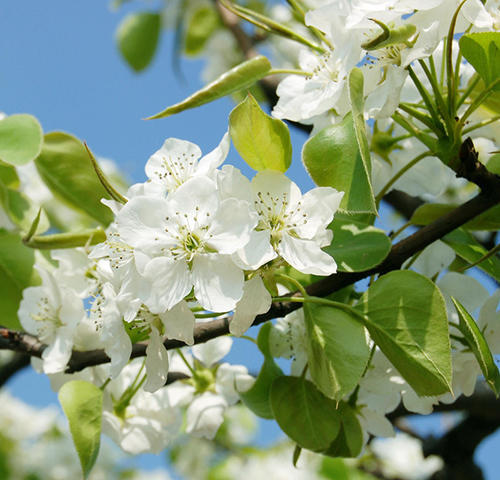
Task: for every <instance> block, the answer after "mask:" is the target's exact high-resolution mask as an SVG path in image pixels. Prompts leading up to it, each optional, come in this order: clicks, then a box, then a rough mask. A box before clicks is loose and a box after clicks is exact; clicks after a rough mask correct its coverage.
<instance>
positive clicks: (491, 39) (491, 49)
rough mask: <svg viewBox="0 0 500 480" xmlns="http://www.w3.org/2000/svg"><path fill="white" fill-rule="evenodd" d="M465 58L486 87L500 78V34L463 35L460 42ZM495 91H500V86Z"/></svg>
mask: <svg viewBox="0 0 500 480" xmlns="http://www.w3.org/2000/svg"><path fill="white" fill-rule="evenodd" d="M459 45H460V51H461V52H462V55H463V56H464V58H465V59H466V60H467V61H468V62H469V63H470V64H471V65H472V66H473V67H474V68H475V70H476V72H477V73H479V75H480V76H481V78H482V79H483V81H484V83H485V85H486V87H488V86H489V85H491V84H492V83H493V82H494V81H496V80H498V78H499V77H500V33H499V32H481V33H469V34H467V35H463V36H462V37H461V38H460V40H459ZM494 91H497V92H498V91H500V84H498V85H496V87H495V88H494Z"/></svg>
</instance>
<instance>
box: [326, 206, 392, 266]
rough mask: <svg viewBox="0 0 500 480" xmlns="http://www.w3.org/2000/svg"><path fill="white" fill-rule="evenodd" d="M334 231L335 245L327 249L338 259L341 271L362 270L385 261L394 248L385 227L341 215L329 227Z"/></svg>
mask: <svg viewBox="0 0 500 480" xmlns="http://www.w3.org/2000/svg"><path fill="white" fill-rule="evenodd" d="M328 228H330V230H332V231H333V241H332V243H331V245H329V246H328V247H325V248H324V249H323V250H324V251H325V252H327V253H328V254H329V255H331V256H332V257H333V258H334V259H335V261H336V262H337V267H338V270H339V271H340V272H362V271H363V270H369V269H370V268H373V267H375V266H377V265H378V264H379V263H381V262H382V261H383V260H384V259H385V257H387V255H388V254H389V252H390V250H391V241H390V239H389V237H388V236H387V235H386V234H385V233H384V231H383V230H380V229H378V228H375V227H372V226H371V225H367V224H366V223H361V222H358V221H356V220H353V219H352V218H351V217H349V216H347V215H341V214H337V215H335V219H334V220H333V222H332V223H331V225H330V226H329V227H328Z"/></svg>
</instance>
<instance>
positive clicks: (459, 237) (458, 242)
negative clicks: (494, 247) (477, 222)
mask: <svg viewBox="0 0 500 480" xmlns="http://www.w3.org/2000/svg"><path fill="white" fill-rule="evenodd" d="M442 240H443V241H444V242H445V243H446V244H447V245H449V246H450V247H451V248H453V250H455V252H456V253H457V255H459V256H460V257H461V258H463V259H464V260H466V261H467V262H468V263H475V262H477V261H478V260H479V259H480V258H482V257H484V256H485V255H486V254H487V253H488V251H487V250H486V249H485V248H484V247H483V246H482V245H481V244H480V243H479V242H478V241H477V240H476V239H475V238H474V237H473V235H472V234H471V233H469V232H467V231H465V230H463V229H461V228H457V229H456V230H453V232H451V233H449V234H448V235H446V236H445V237H443V238H442ZM477 268H480V269H481V270H483V272H486V273H487V274H488V275H490V276H491V277H492V278H494V279H495V280H496V281H497V282H500V259H499V258H498V257H497V256H496V255H492V256H491V257H488V258H487V259H485V260H483V261H482V262H481V263H479V264H478V265H477Z"/></svg>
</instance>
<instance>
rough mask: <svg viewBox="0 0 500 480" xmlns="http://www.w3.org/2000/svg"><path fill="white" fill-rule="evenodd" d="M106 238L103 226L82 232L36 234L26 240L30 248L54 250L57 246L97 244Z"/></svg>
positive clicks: (71, 246)
mask: <svg viewBox="0 0 500 480" xmlns="http://www.w3.org/2000/svg"><path fill="white" fill-rule="evenodd" d="M104 240H106V233H105V232H104V230H103V229H102V228H95V229H92V230H83V231H81V232H67V233H54V234H52V235H41V236H39V235H35V236H33V237H31V238H29V239H26V240H25V242H24V243H25V244H26V245H27V246H29V247H30V248H37V249H39V250H52V249H55V248H76V247H88V246H91V245H97V244H98V243H101V242H104Z"/></svg>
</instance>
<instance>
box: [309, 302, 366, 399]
mask: <svg viewBox="0 0 500 480" xmlns="http://www.w3.org/2000/svg"><path fill="white" fill-rule="evenodd" d="M304 317H305V323H306V331H307V358H308V365H309V372H310V373H311V378H312V380H313V382H314V383H315V385H316V386H317V387H318V389H319V390H320V391H321V392H322V393H323V394H324V395H326V396H327V397H329V398H333V399H336V400H340V399H341V398H342V397H343V396H344V395H346V394H347V393H349V392H351V391H352V390H353V389H354V387H355V386H356V385H357V384H358V382H359V380H360V379H361V376H362V375H363V372H364V370H365V368H366V364H367V362H368V358H369V357H370V348H369V347H368V343H367V338H366V334H365V329H364V327H363V325H361V324H360V323H359V320H357V319H356V318H353V317H352V316H351V315H349V314H348V313H346V312H344V311H342V310H339V309H336V308H331V307H327V306H323V305H312V304H307V303H306V304H305V305H304Z"/></svg>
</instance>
